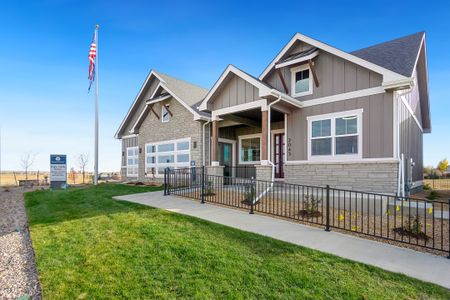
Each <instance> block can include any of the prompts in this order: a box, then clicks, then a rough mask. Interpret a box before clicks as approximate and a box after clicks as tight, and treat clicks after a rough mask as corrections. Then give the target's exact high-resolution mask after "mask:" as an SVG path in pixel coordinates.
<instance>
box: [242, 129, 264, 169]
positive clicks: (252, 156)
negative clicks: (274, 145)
mask: <svg viewBox="0 0 450 300" xmlns="http://www.w3.org/2000/svg"><path fill="white" fill-rule="evenodd" d="M260 162H261V134H250V135H242V136H240V137H239V164H258V163H260Z"/></svg>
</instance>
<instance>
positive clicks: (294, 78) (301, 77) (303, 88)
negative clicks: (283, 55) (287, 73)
mask: <svg viewBox="0 0 450 300" xmlns="http://www.w3.org/2000/svg"><path fill="white" fill-rule="evenodd" d="M312 92H313V85H312V80H311V70H310V69H309V66H308V65H303V66H300V67H297V68H292V69H291V94H292V96H293V97H301V96H305V95H310V94H312Z"/></svg>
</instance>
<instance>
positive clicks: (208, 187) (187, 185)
mask: <svg viewBox="0 0 450 300" xmlns="http://www.w3.org/2000/svg"><path fill="white" fill-rule="evenodd" d="M231 179H232V178H231V177H227V176H214V175H208V174H207V172H206V170H205V168H204V167H200V168H187V169H178V170H166V172H165V175H164V187H165V188H164V193H165V195H168V194H174V195H178V196H182V197H187V198H192V199H197V200H199V201H201V202H202V203H205V202H209V203H215V204H220V205H226V206H230V207H235V208H239V209H246V210H248V211H249V213H251V214H253V213H263V214H267V215H273V216H276V217H281V218H285V219H290V220H294V221H299V222H304V223H311V224H315V225H318V226H321V227H323V228H324V229H325V230H327V231H330V230H331V229H339V230H341V231H344V232H351V233H355V234H358V235H362V236H370V237H373V238H376V239H379V240H382V241H393V242H398V243H403V244H408V245H412V246H414V247H416V248H426V249H431V250H435V251H438V252H440V253H445V254H446V255H448V257H449V258H450V247H449V240H450V226H449V211H450V210H449V207H450V199H449V201H448V202H443V201H429V200H423V199H414V198H409V197H397V196H393V195H386V194H378V193H368V192H360V191H352V190H345V189H337V188H331V187H330V186H328V185H327V186H323V187H319V186H307V185H299V184H290V183H280V182H277V183H276V184H273V183H272V182H270V181H262V180H255V179H253V178H250V179H248V178H234V180H231Z"/></svg>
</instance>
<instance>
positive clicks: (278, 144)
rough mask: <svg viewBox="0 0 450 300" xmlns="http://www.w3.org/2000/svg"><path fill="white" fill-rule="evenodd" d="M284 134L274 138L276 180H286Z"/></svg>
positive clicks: (275, 135) (276, 135)
mask: <svg viewBox="0 0 450 300" xmlns="http://www.w3.org/2000/svg"><path fill="white" fill-rule="evenodd" d="M284 143H285V141H284V133H277V134H274V136H273V158H274V159H273V163H274V164H275V178H284Z"/></svg>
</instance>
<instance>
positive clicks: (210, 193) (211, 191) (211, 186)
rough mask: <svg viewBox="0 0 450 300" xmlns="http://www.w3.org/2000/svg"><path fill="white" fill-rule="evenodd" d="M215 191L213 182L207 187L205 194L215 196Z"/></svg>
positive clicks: (209, 182)
mask: <svg viewBox="0 0 450 300" xmlns="http://www.w3.org/2000/svg"><path fill="white" fill-rule="evenodd" d="M214 195H215V193H214V189H213V183H212V181H208V182H207V183H206V186H205V194H204V196H214Z"/></svg>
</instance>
